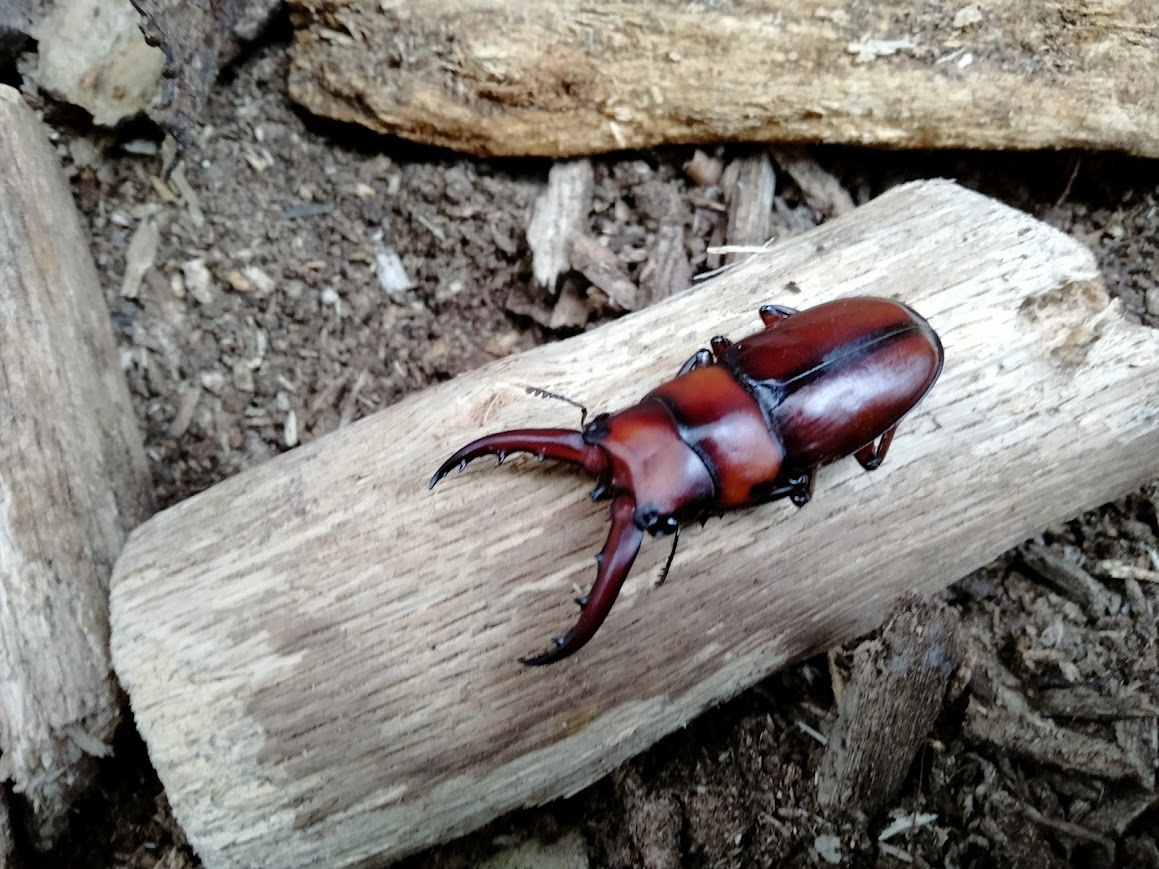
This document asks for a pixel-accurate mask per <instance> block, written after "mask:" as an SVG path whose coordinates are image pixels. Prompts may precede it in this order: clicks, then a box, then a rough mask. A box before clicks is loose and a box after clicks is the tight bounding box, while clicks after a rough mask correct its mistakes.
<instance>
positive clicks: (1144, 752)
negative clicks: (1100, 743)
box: [1115, 716, 1159, 790]
mask: <svg viewBox="0 0 1159 869" xmlns="http://www.w3.org/2000/svg"><path fill="white" fill-rule="evenodd" d="M1157 736H1159V726H1157V723H1156V718H1155V716H1151V717H1150V718H1141V719H1131V720H1122V721H1116V722H1115V742H1116V743H1118V745H1119V748H1121V749H1122V750H1123V754H1124V756H1125V757H1126V758H1127V762H1128V763H1130V764H1131V766H1132V767H1133V768H1134V770H1135V777H1136V779H1137V780H1138V782H1139V784H1141V785H1143V787H1145V788H1147V789H1148V790H1154V789H1155V770H1156V769H1157V768H1159V740H1157Z"/></svg>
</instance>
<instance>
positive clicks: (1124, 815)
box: [1082, 791, 1159, 836]
mask: <svg viewBox="0 0 1159 869" xmlns="http://www.w3.org/2000/svg"><path fill="white" fill-rule="evenodd" d="M1156 805H1159V794H1157V793H1152V792H1150V791H1145V792H1141V793H1140V792H1136V793H1133V794H1129V795H1128V796H1125V797H1122V798H1120V799H1117V800H1112V801H1111V802H1108V803H1104V804H1103V805H1101V806H1099V807H1098V808H1097V809H1095V810H1094V811H1093V812H1091V813H1090V814H1089V815H1087V816H1086V817H1085V818H1082V824H1083V826H1084V827H1086V828H1088V829H1090V830H1094V831H1096V832H1098V833H1104V834H1107V835H1112V834H1113V835H1115V836H1122V835H1124V834H1125V833H1126V832H1127V830H1128V829H1130V827H1131V825H1132V824H1134V823H1135V821H1137V820H1138V819H1139V818H1140V817H1142V816H1143V814H1144V813H1145V812H1149V811H1150V810H1151V809H1152V808H1154V807H1155V806H1156Z"/></svg>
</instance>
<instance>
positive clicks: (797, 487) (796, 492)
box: [789, 471, 817, 507]
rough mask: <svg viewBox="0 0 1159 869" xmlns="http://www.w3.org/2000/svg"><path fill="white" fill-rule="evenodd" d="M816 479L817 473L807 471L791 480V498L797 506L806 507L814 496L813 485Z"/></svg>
mask: <svg viewBox="0 0 1159 869" xmlns="http://www.w3.org/2000/svg"><path fill="white" fill-rule="evenodd" d="M816 479H817V476H816V474H814V473H813V472H812V471H806V472H805V473H803V474H801V475H799V476H796V477H793V479H791V480H789V485H790V486H791V487H792V490H791V491H790V492H789V500H790V501H792V502H793V504H794V505H795V506H797V507H804V506H805V505H806V504H808V503H809V501H810V500H811V499H812V498H813V486H814V481H815V480H816Z"/></svg>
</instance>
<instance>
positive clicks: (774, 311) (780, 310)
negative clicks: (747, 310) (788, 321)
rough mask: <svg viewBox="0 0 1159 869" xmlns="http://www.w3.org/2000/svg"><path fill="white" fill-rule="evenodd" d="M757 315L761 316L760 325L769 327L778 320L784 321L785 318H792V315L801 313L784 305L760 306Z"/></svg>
mask: <svg viewBox="0 0 1159 869" xmlns="http://www.w3.org/2000/svg"><path fill="white" fill-rule="evenodd" d="M757 313H758V314H760V315H761V322H762V323H764V324H765V325H766V326H771V325H773V323H776V322H777V321H779V320H784V319H785V318H786V317H792V316H793V315H794V314H799V313H801V312H800V311H798V310H797V309H796V308H790V307H788V306H786V305H761V307H760V310H759V311H757Z"/></svg>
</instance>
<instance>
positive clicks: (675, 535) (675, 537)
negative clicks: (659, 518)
mask: <svg viewBox="0 0 1159 869" xmlns="http://www.w3.org/2000/svg"><path fill="white" fill-rule="evenodd" d="M679 542H680V526H679V525H677V526H676V530H675V531H674V532H672V550H671V551H670V552H669V553H668V560H667V561H665V562H664V569H663V570H661V571H660V578H659V579H658V580H656V585H657V586H661V585H663V584H664V580H666V579H667V578H668V571H669V570H671V569H672V559H673V558H675V557H676V544H677V543H679Z"/></svg>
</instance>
